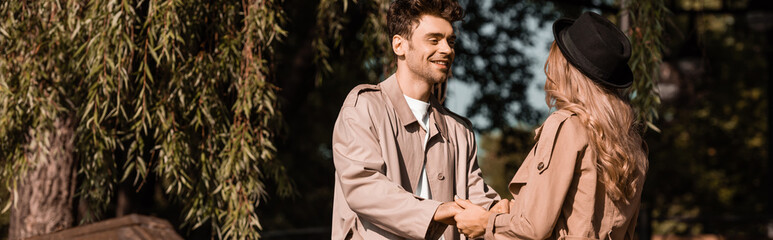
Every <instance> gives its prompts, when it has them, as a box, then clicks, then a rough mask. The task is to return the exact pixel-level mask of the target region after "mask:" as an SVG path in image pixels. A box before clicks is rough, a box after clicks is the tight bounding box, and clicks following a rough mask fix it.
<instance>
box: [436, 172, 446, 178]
mask: <svg viewBox="0 0 773 240" xmlns="http://www.w3.org/2000/svg"><path fill="white" fill-rule="evenodd" d="M437 179H438V180H443V179H446V176H443V173H438V174H437Z"/></svg>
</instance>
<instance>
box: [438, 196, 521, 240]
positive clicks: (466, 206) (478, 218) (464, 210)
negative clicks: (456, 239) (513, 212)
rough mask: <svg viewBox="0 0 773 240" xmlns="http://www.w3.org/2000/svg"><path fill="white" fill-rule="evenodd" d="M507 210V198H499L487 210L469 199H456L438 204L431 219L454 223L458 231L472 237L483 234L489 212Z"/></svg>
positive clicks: (508, 208) (508, 202)
mask: <svg viewBox="0 0 773 240" xmlns="http://www.w3.org/2000/svg"><path fill="white" fill-rule="evenodd" d="M508 212H510V201H508V200H507V199H502V200H500V201H499V202H497V203H496V204H495V205H494V206H493V207H491V209H489V210H488V211H486V209H484V208H482V207H481V206H478V205H475V204H473V203H472V202H470V200H462V199H456V200H455V201H453V202H446V203H443V204H440V206H439V207H438V209H437V210H436V211H435V216H434V217H433V220H435V221H436V222H440V223H444V224H448V225H456V228H458V229H459V233H461V234H464V235H465V236H467V238H471V239H473V238H478V237H481V236H483V233H485V232H486V224H488V219H489V216H490V215H491V214H496V213H508Z"/></svg>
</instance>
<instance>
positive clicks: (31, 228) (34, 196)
mask: <svg viewBox="0 0 773 240" xmlns="http://www.w3.org/2000/svg"><path fill="white" fill-rule="evenodd" d="M73 130H74V125H73V124H72V118H68V117H63V118H58V119H56V120H55V122H54V129H53V131H50V130H44V131H31V135H32V136H35V135H36V134H44V135H43V136H45V138H46V139H47V140H48V141H47V143H45V144H44V145H39V144H36V143H35V142H36V141H30V142H31V143H30V144H29V145H28V146H27V147H26V151H27V154H26V156H25V157H27V159H30V161H31V162H34V163H35V164H34V166H31V167H30V169H28V170H27V172H26V175H25V176H24V177H23V178H22V179H21V181H20V182H19V185H18V188H17V190H16V191H17V194H18V195H16V197H17V198H16V199H14V200H15V202H16V205H15V206H14V207H13V208H12V210H11V219H10V230H9V234H8V237H9V239H24V238H27V237H31V236H37V235H41V234H46V233H50V232H54V231H58V230H62V229H65V228H69V227H70V226H72V224H73V211H72V207H73V204H72V201H73V195H74V192H75V187H74V186H75V184H74V182H75V174H76V172H74V171H73V170H74V159H73V139H74V131H73Z"/></svg>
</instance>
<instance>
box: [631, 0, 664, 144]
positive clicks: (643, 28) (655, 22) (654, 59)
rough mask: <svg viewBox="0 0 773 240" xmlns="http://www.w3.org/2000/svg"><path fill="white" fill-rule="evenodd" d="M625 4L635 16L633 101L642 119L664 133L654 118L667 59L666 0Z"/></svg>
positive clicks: (632, 19)
mask: <svg viewBox="0 0 773 240" xmlns="http://www.w3.org/2000/svg"><path fill="white" fill-rule="evenodd" d="M629 2H630V3H628V4H626V5H627V6H624V8H625V10H626V11H627V12H628V13H629V14H630V17H631V29H630V30H629V31H628V35H629V37H630V39H631V45H632V46H634V47H633V49H632V52H631V59H630V61H629V64H630V66H631V70H633V74H634V76H635V78H636V80H635V81H634V82H633V85H632V87H631V88H630V96H631V104H632V105H633V106H634V108H635V110H636V111H637V112H638V114H637V115H638V117H639V122H642V123H646V125H647V127H648V128H650V129H652V130H654V131H656V132H660V129H659V128H658V127H657V126H655V124H654V121H655V120H656V119H658V107H659V106H660V93H659V92H658V88H657V83H658V78H659V74H660V73H659V68H660V63H661V62H662V60H663V54H662V53H663V49H664V48H665V45H664V44H663V41H662V38H663V31H664V26H665V22H664V21H666V19H668V18H667V15H668V14H669V11H668V9H667V8H666V6H665V3H664V1H663V0H653V1H629Z"/></svg>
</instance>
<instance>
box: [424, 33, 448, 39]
mask: <svg viewBox="0 0 773 240" xmlns="http://www.w3.org/2000/svg"><path fill="white" fill-rule="evenodd" d="M443 36H445V35H444V34H442V33H427V34H424V37H436V38H442V37H443Z"/></svg>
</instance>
